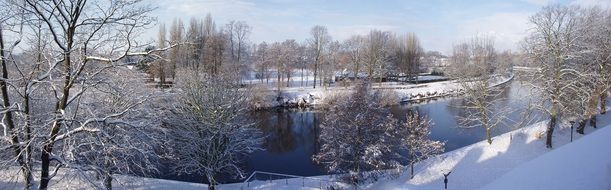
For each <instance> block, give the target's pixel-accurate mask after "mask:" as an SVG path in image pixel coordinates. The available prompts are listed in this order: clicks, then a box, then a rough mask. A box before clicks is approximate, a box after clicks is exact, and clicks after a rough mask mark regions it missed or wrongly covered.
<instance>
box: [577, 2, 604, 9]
mask: <svg viewBox="0 0 611 190" xmlns="http://www.w3.org/2000/svg"><path fill="white" fill-rule="evenodd" d="M571 5H579V6H583V7H594V6H600V7H601V8H607V9H609V8H611V0H574V1H572V2H571Z"/></svg>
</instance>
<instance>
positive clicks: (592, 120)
mask: <svg viewBox="0 0 611 190" xmlns="http://www.w3.org/2000/svg"><path fill="white" fill-rule="evenodd" d="M590 126H592V127H594V128H596V115H593V116H592V117H591V118H590Z"/></svg>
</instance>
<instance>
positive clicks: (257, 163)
mask: <svg viewBox="0 0 611 190" xmlns="http://www.w3.org/2000/svg"><path fill="white" fill-rule="evenodd" d="M502 88H503V90H502V92H501V94H500V95H499V97H496V99H497V100H498V101H496V104H495V107H496V108H495V109H499V110H500V109H504V108H509V109H511V111H510V112H511V113H510V114H509V115H508V118H507V119H506V120H505V122H503V123H501V125H500V126H498V127H496V128H494V130H493V131H492V132H493V134H492V135H493V136H495V135H498V134H502V133H505V132H508V131H511V130H513V129H515V127H516V122H514V121H519V120H522V119H523V117H524V113H525V110H526V109H525V108H526V107H527V105H528V104H529V101H534V100H530V99H529V97H533V96H532V95H531V94H532V93H531V92H530V90H529V89H530V88H528V87H527V85H524V84H522V82H521V81H519V80H517V79H515V80H513V81H511V82H509V83H507V84H504V86H502ZM462 104H464V102H463V99H462V98H460V97H450V98H441V99H437V100H431V101H428V102H424V103H419V104H403V105H397V106H392V107H391V108H389V109H390V111H391V113H392V114H393V116H394V117H396V118H398V119H400V120H401V121H403V120H405V115H406V113H407V112H408V111H409V110H417V111H418V112H419V113H420V115H424V116H426V117H428V118H429V119H430V120H431V121H432V123H433V124H434V125H433V127H432V128H431V134H430V138H432V139H435V140H440V141H445V142H446V145H445V151H446V152H448V151H452V150H455V149H458V148H461V147H464V146H467V145H470V144H473V143H476V142H479V141H482V140H484V138H485V131H484V129H483V128H480V127H475V128H461V127H458V124H457V121H458V119H457V116H461V115H465V114H466V113H465V110H464V109H461V108H460V105H462ZM324 115H325V113H324V111H321V110H314V109H306V110H302V109H276V110H269V111H259V112H256V113H254V114H253V116H254V117H255V118H256V120H257V127H258V128H260V129H261V130H262V131H263V133H264V134H265V135H266V136H267V137H266V139H265V142H264V144H263V148H264V149H265V150H262V151H257V152H254V153H253V154H252V155H251V156H250V157H249V158H247V161H246V163H245V166H244V168H245V169H246V171H247V173H248V174H250V173H251V172H252V171H265V172H274V173H282V174H290V175H299V176H316V175H324V174H327V172H326V171H325V170H324V168H323V167H322V166H319V165H316V164H315V163H314V162H313V161H312V160H311V157H312V155H313V154H315V152H316V151H317V150H316V147H318V146H317V143H318V141H317V136H318V133H319V128H318V125H319V124H320V123H321V122H322V119H323V117H324ZM538 115H539V114H536V113H534V114H532V115H531V120H532V122H535V121H540V120H541V118H539V116H538ZM162 178H166V179H176V180H181V181H190V182H198V183H201V182H202V179H203V177H202V176H171V175H166V176H162ZM223 181H224V182H238V181H240V180H237V179H233V180H232V179H224V180H223Z"/></svg>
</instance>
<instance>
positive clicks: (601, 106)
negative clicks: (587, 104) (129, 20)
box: [600, 92, 607, 114]
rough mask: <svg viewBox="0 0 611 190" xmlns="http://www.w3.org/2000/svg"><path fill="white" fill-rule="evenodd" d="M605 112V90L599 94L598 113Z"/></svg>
mask: <svg viewBox="0 0 611 190" xmlns="http://www.w3.org/2000/svg"><path fill="white" fill-rule="evenodd" d="M606 113H607V92H603V93H602V94H601V95H600V114H606Z"/></svg>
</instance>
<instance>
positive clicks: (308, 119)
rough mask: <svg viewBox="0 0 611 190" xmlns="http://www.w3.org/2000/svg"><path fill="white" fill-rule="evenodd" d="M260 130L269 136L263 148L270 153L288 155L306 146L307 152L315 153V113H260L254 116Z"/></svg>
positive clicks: (286, 111)
mask: <svg viewBox="0 0 611 190" xmlns="http://www.w3.org/2000/svg"><path fill="white" fill-rule="evenodd" d="M253 116H254V117H256V118H257V120H258V128H259V129H261V130H262V131H263V133H264V134H265V135H266V136H267V137H266V139H265V141H264V143H263V147H264V148H265V149H266V151H267V152H269V153H286V152H290V151H293V150H295V149H296V148H297V147H299V146H304V148H305V149H306V151H307V152H310V153H312V152H314V148H315V145H313V144H311V142H316V136H315V131H314V129H315V126H316V121H315V116H314V113H313V112H310V111H304V112H295V111H291V110H286V109H278V110H273V111H258V112H257V113H254V114H253Z"/></svg>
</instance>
